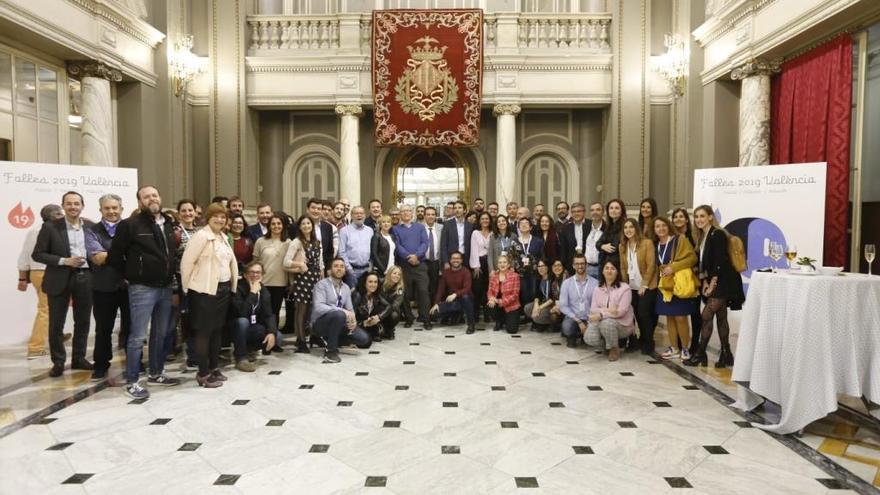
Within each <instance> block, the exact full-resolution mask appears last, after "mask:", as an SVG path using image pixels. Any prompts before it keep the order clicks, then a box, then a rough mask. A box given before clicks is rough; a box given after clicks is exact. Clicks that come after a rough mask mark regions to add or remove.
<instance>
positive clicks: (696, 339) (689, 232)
mask: <svg viewBox="0 0 880 495" xmlns="http://www.w3.org/2000/svg"><path fill="white" fill-rule="evenodd" d="M671 220H672V226H673V227H675V233H676V234H678V235H683V236H685V237H687V240H688V241H689V242H690V243H691V246H694V249H696V247H697V241H696V239H695V238H694V231H693V228H692V223H691V217H690V215H688V212H687V209H686V208H676V209H674V210H672V218H671ZM696 270H697V267H696V266H694V273H696ZM690 316H691V345H690V346H689V347H688V352H690V353H691V356H693V355H694V353H695V352H696V351H697V349H699V347H700V328H702V326H703V318H702V316H700V300H699V298H698V299H695V300H694V310H693V311H692V312H691V315H690Z"/></svg>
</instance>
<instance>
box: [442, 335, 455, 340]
mask: <svg viewBox="0 0 880 495" xmlns="http://www.w3.org/2000/svg"><path fill="white" fill-rule="evenodd" d="M444 337H446V338H447V339H454V338H455V335H444Z"/></svg>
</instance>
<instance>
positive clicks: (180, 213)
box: [119, 199, 200, 368]
mask: <svg viewBox="0 0 880 495" xmlns="http://www.w3.org/2000/svg"><path fill="white" fill-rule="evenodd" d="M196 206H197V205H196V202H195V201H193V200H191V199H181V200H180V201H178V202H177V220H178V223H177V225H175V226H174V238H175V239H176V240H177V251H176V252H175V259H176V263H175V265H176V266H177V273H176V274H175V276H176V279H177V284H176V285H177V287H176V288H175V290H174V295H175V296H176V297H172V298H171V315H170V318H171V321H170V322H169V324H168V328H169V330H170V331H169V332H168V334H167V335H166V336H165V348H166V349H167V351H168V352H167V355H169V356H173V355H174V354H178V353H179V351H178V350H177V348H178V347H179V345H178V344H179V343H181V342H185V343H186V365H185V366H186V367H190V368H195V367H196V366H198V362H197V361H196V348H195V339H194V335H193V332H192V328H191V326H190V324H189V320H190V318H189V308H188V306H187V302H188V301H187V297H186V293H185V292H184V291H183V288H182V284H181V280H180V260H181V259H183V252H184V251H185V250H186V245H187V243H188V242H189V240H190V239H191V238H192V236H194V235H195V234H196V232H198V230H199V228H200V227H199V226H198V225H196ZM178 321H180V335H179V336H178V333H177V322H178ZM126 340H128V335H123V334H122V333H121V330H120V335H119V342H125V341H126Z"/></svg>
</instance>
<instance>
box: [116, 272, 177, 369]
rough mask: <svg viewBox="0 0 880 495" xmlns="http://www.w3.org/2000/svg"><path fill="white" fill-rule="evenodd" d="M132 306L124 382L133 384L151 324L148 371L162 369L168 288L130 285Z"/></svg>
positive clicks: (169, 303)
mask: <svg viewBox="0 0 880 495" xmlns="http://www.w3.org/2000/svg"><path fill="white" fill-rule="evenodd" d="M128 302H129V305H130V306H131V334H130V335H129V337H128V345H127V346H126V363H125V381H126V382H127V383H136V382H137V381H138V373H139V372H140V366H141V358H142V357H143V352H144V338H145V337H146V335H147V324H148V323H152V324H151V325H150V342H149V345H150V363H149V365H150V374H151V375H154V376H155V375H159V374H161V373H162V372H163V371H164V369H165V357H166V349H165V334H166V333H167V332H168V322H169V319H170V313H171V287H149V286H146V285H140V284H133V285H130V286H129V287H128Z"/></svg>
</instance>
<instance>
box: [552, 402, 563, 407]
mask: <svg viewBox="0 0 880 495" xmlns="http://www.w3.org/2000/svg"><path fill="white" fill-rule="evenodd" d="M550 407H553V408H558V407H565V404H563V403H562V402H551V403H550Z"/></svg>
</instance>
